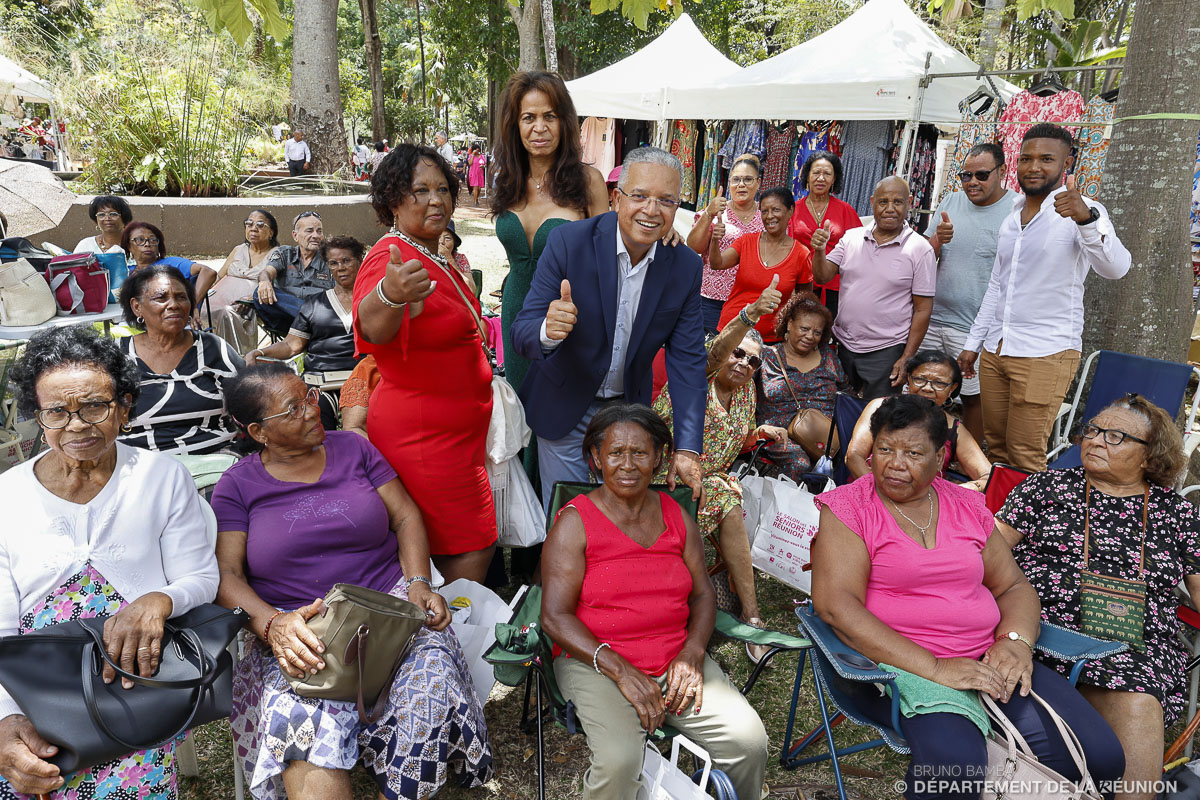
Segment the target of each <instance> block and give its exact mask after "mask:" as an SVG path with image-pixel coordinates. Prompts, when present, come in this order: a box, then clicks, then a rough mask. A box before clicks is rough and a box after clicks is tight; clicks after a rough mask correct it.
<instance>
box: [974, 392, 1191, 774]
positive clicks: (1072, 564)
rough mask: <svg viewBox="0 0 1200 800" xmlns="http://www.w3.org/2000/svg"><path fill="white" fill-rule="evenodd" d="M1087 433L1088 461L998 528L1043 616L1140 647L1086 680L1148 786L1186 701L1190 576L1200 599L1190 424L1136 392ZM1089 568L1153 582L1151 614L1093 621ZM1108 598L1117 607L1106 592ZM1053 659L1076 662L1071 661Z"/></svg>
mask: <svg viewBox="0 0 1200 800" xmlns="http://www.w3.org/2000/svg"><path fill="white" fill-rule="evenodd" d="M1081 433H1082V437H1081V439H1080V461H1081V462H1082V466H1080V467H1076V468H1074V469H1066V470H1056V469H1052V470H1048V471H1046V472H1041V473H1037V474H1035V475H1031V476H1029V477H1028V478H1026V479H1025V480H1024V481H1023V482H1022V483H1021V484H1019V485H1018V486H1017V487H1016V488H1015V489H1013V490H1012V492H1011V493H1010V494H1009V496H1008V500H1007V502H1006V503H1005V505H1004V508H1003V509H1001V511H1000V513H999V514H997V515H996V527H997V529H998V530H999V531H1000V533H1001V535H1003V536H1004V538H1005V540H1007V541H1008V543H1009V544H1010V545H1011V546H1012V549H1013V556H1015V557H1016V560H1017V564H1018V565H1019V566H1020V567H1021V569H1022V570H1024V572H1025V575H1026V577H1028V578H1029V582H1030V583H1032V584H1033V588H1034V589H1036V590H1037V593H1038V596H1039V597H1040V598H1041V601H1042V618H1043V619H1045V620H1046V621H1047V622H1052V623H1055V624H1056V625H1061V626H1063V627H1066V628H1071V629H1073V630H1082V631H1083V633H1087V634H1089V635H1093V636H1098V637H1099V638H1105V639H1115V640H1120V641H1126V642H1127V644H1128V645H1129V648H1128V649H1127V650H1126V651H1125V652H1123V653H1118V654H1116V655H1114V656H1110V657H1108V658H1104V659H1099V660H1097V661H1092V662H1090V663H1089V664H1088V665H1087V666H1086V667H1084V668H1083V672H1082V673H1081V674H1080V677H1079V690H1080V691H1081V692H1082V693H1083V695H1084V697H1086V698H1087V699H1088V701H1089V702H1091V704H1092V705H1093V706H1095V707H1096V709H1097V710H1098V711H1099V712H1100V714H1101V715H1102V716H1103V717H1104V718H1105V720H1107V721H1108V724H1109V725H1111V726H1112V728H1113V730H1114V731H1116V734H1117V737H1118V738H1119V739H1120V740H1121V745H1122V746H1123V747H1124V748H1125V764H1126V767H1125V776H1124V780H1125V781H1126V782H1128V783H1132V782H1135V781H1144V782H1145V783H1144V784H1143V785H1144V786H1147V787H1148V786H1150V785H1151V783H1152V782H1153V781H1157V780H1159V779H1160V778H1161V777H1162V753H1163V730H1164V728H1165V727H1169V726H1170V725H1171V724H1173V723H1174V722H1175V720H1176V719H1177V718H1178V717H1179V714H1180V711H1181V710H1182V709H1183V707H1184V684H1185V680H1186V673H1185V672H1184V665H1185V662H1186V661H1187V658H1188V655H1189V653H1188V650H1187V648H1186V646H1185V645H1184V644H1183V643H1182V642H1181V641H1180V639H1179V637H1178V632H1179V621H1178V620H1177V619H1176V616H1175V609H1176V607H1177V606H1178V605H1179V599H1178V598H1177V597H1176V596H1175V594H1174V589H1175V587H1176V586H1178V585H1179V584H1180V582H1181V581H1183V582H1184V585H1185V586H1186V588H1187V591H1188V593H1189V594H1190V596H1191V599H1192V603H1193V605H1197V607H1200V605H1198V601H1200V519H1198V518H1197V515H1196V509H1195V507H1194V506H1193V505H1192V504H1191V503H1189V502H1188V501H1187V500H1185V499H1184V498H1183V497H1181V496H1180V495H1178V494H1176V493H1175V492H1174V491H1172V489H1171V487H1172V485H1173V483H1174V480H1175V478H1176V476H1177V475H1178V474H1179V473H1180V471H1182V469H1183V467H1184V466H1185V461H1184V457H1183V450H1182V440H1181V437H1180V433H1179V429H1178V428H1177V427H1176V426H1175V421H1174V419H1172V417H1171V416H1170V415H1169V414H1168V413H1167V412H1166V411H1163V410H1162V409H1161V408H1159V407H1158V406H1155V405H1153V404H1152V403H1150V402H1148V401H1147V400H1146V399H1145V398H1143V397H1141V396H1140V395H1128V396H1127V397H1125V398H1122V399H1121V400H1118V401H1116V402H1115V403H1113V404H1112V405H1110V406H1108V407H1107V408H1105V409H1104V410H1103V411H1101V412H1100V413H1099V414H1097V415H1096V416H1095V417H1094V418H1093V419H1092V420H1091V421H1090V422H1089V423H1088V424H1087V425H1084V426H1083V428H1082V431H1081ZM1085 564H1086V566H1085ZM1085 569H1086V571H1088V572H1090V573H1093V574H1094V575H1099V576H1101V577H1100V579H1099V580H1100V581H1101V582H1104V583H1112V582H1113V579H1116V580H1117V581H1140V582H1142V588H1141V589H1140V590H1139V591H1140V592H1141V593H1143V594H1144V603H1145V612H1144V622H1143V623H1142V624H1141V625H1140V626H1138V625H1134V626H1128V625H1122V626H1120V627H1121V629H1122V630H1127V631H1128V630H1133V634H1128V633H1127V634H1126V636H1124V637H1121V636H1119V635H1113V633H1112V632H1113V631H1115V630H1116V628H1109V629H1107V630H1104V629H1097V628H1095V627H1093V626H1091V625H1085V624H1084V623H1083V616H1082V605H1083V603H1082V593H1083V589H1082V586H1081V579H1082V578H1083V577H1084V576H1083V575H1082V573H1083V572H1084V571H1085ZM1089 581H1091V582H1096V581H1097V579H1096V578H1089ZM1123 586H1124V588H1126V589H1128V588H1131V587H1136V586H1137V584H1131V583H1124V584H1123ZM1135 605H1136V603H1135ZM1105 607H1106V608H1113V607H1114V606H1113V604H1112V603H1111V602H1107V601H1106V603H1105ZM1118 610H1119V609H1118ZM1135 616H1136V614H1128V613H1127V614H1124V615H1121V617H1119V618H1121V619H1125V618H1134V617H1135ZM1092 619H1095V617H1092ZM1106 624H1107V623H1106ZM1048 663H1049V665H1050V666H1052V667H1054V668H1056V669H1058V670H1059V671H1060V672H1065V670H1066V665H1065V664H1063V663H1062V662H1059V661H1054V660H1048ZM1152 796H1153V794H1152V793H1149V794H1139V793H1128V794H1118V797H1122V798H1142V797H1146V798H1149V797H1152Z"/></svg>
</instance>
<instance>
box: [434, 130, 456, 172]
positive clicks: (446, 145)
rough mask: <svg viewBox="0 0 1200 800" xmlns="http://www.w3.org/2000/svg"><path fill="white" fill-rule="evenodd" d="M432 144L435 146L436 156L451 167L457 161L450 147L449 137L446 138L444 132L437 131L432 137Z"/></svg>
mask: <svg viewBox="0 0 1200 800" xmlns="http://www.w3.org/2000/svg"><path fill="white" fill-rule="evenodd" d="M433 143H434V144H435V145H437V151H438V155H440V156H441V157H442V158H444V159H446V163H447V164H449V165H450V166H451V167H453V166H454V165H455V163H456V162H457V160H458V159H457V158H455V156H454V148H453V147H452V146H451V145H450V137H448V136H446V132H445V131H438V132H437V133H436V134H435V135H434V137H433Z"/></svg>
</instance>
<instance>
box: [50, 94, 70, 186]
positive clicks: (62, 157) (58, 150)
mask: <svg viewBox="0 0 1200 800" xmlns="http://www.w3.org/2000/svg"><path fill="white" fill-rule="evenodd" d="M49 106H50V130H52V131H53V132H54V160H55V161H56V162H58V168H59V169H61V170H66V168H67V152H66V150H65V149H64V148H63V140H62V135H61V134H60V133H59V132H58V120H57V119H56V118H55V116H54V103H50V104H49Z"/></svg>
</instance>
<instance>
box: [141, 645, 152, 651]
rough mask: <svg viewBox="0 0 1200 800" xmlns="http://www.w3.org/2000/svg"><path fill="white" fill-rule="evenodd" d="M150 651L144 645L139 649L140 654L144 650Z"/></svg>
mask: <svg viewBox="0 0 1200 800" xmlns="http://www.w3.org/2000/svg"><path fill="white" fill-rule="evenodd" d="M149 649H150V648H149V647H147V646H145V645H142V646H141V647H139V648H138V652H139V653H140V652H142V651H143V650H149Z"/></svg>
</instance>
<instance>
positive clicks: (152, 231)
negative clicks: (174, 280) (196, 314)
mask: <svg viewBox="0 0 1200 800" xmlns="http://www.w3.org/2000/svg"><path fill="white" fill-rule="evenodd" d="M121 248H122V249H123V250H124V251H125V252H126V253H128V254H129V261H130V264H129V273H130V274H131V275H132V274H133V273H134V272H136V271H138V270H140V269H145V268H146V267H150V266H166V267H174V268H175V269H177V270H179V272H180V274H182V275H185V276H186V277H187V279H188V280H189V281H191V282H192V283H193V284H194V285H195V287H196V297H201V298H202V297H205V296H206V295H207V294H208V290H209V289H211V288H212V285H213V284H214V283H216V280H217V273H216V272H215V271H213V268H212V267H207V266H205V265H204V264H201V263H200V262H199V261H192V260H191V259H190V258H180V257H179V256H169V255H167V238H166V237H165V236H163V232H162V231H161V230H159V228H158V226H157V225H152V224H150V223H149V222H142V221H141V220H136V219H135V220H134V221H133V222H131V223H129V224H128V225H126V226H125V230H124V231H122V232H121ZM193 305H195V304H194V303H193Z"/></svg>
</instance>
